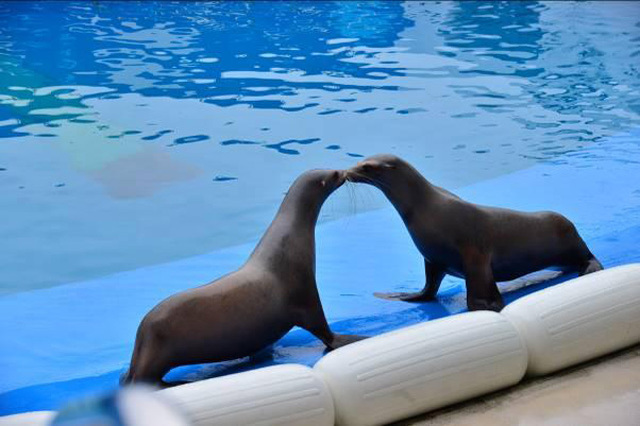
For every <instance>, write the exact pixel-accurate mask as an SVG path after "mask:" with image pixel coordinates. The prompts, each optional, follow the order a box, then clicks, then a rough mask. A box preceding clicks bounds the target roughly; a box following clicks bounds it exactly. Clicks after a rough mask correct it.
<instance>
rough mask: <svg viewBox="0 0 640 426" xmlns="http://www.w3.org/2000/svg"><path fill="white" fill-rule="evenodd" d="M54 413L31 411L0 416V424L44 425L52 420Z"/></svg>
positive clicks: (18, 425)
mask: <svg viewBox="0 0 640 426" xmlns="http://www.w3.org/2000/svg"><path fill="white" fill-rule="evenodd" d="M55 415H56V412H55V411H32V412H29V413H22V414H14V415H12V416H3V417H0V426H45V425H48V424H49V423H50V422H51V420H53V416H55Z"/></svg>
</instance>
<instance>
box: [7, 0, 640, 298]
mask: <svg viewBox="0 0 640 426" xmlns="http://www.w3.org/2000/svg"><path fill="white" fill-rule="evenodd" d="M638 12H640V7H639V6H637V5H636V4H634V3H607V4H597V3H595V4H579V3H578V4H574V3H565V2H551V3H538V2H531V3H520V2H518V3H516V2H506V3H489V4H487V3H484V2H478V3H476V2H461V3H431V2H426V3H424V4H421V3H419V2H405V3H400V2H293V3H283V2H248V3H230V2H225V3H190V2H177V3H156V2H144V3H135V4H133V3H127V2H92V3H87V2H44V3H30V2H6V3H2V4H0V24H1V25H0V190H1V191H2V194H3V195H4V197H2V199H1V200H0V212H1V213H0V237H1V238H2V240H3V241H4V242H5V244H4V246H5V247H11V249H10V250H7V252H6V253H3V254H2V256H0V268H1V269H2V270H3V274H2V276H1V277H0V294H2V293H7V292H14V291H20V290H25V289H30V288H37V287H45V286H51V285H56V284H60V283H65V282H70V281H76V280H81V279H86V278H90V277H93V276H99V275H104V274H107V273H111V272H114V271H119V270H124V269H132V268H135V267H139V266H143V265H147V264H152V263H159V262H164V261H169V260H172V259H176V258H180V257H186V256H191V255H194V254H198V253H203V252H208V251H211V250H214V249H216V248H219V247H224V246H228V245H233V244H237V243H239V242H243V241H247V240H250V239H253V238H256V237H257V236H259V235H260V234H261V232H262V230H263V229H264V228H265V226H266V225H267V224H268V223H269V221H270V220H271V218H272V215H273V213H274V211H275V209H276V208H277V206H278V204H279V201H280V200H281V198H282V194H283V192H284V191H286V189H287V187H288V185H289V184H290V182H291V181H292V180H293V179H294V178H295V176H297V175H298V174H299V173H301V172H302V171H304V170H306V169H308V168H315V167H332V168H343V167H348V166H349V165H351V164H353V163H354V162H356V161H357V160H358V158H361V157H362V156H366V155H370V154H374V153H378V152H394V153H396V154H399V155H401V156H404V157H406V158H408V159H409V160H411V161H412V162H413V163H415V164H416V165H417V166H418V167H419V168H420V169H421V170H422V171H424V172H425V174H426V175H427V177H428V178H430V179H432V180H433V181H435V182H437V183H438V184H441V185H445V186H447V187H450V188H455V187H459V186H463V185H466V184H469V183H472V182H476V181H478V180H481V179H486V178H489V177H492V176H496V175H499V174H503V173H507V172H510V171H513V170H517V169H521V168H524V167H527V166H529V165H531V164H533V163H535V162H539V161H550V162H553V161H557V157H558V156H560V155H566V154H567V153H570V154H571V153H573V154H572V155H579V153H580V148H581V147H583V146H585V145H586V144H592V143H594V142H597V141H599V140H600V139H601V138H603V137H604V136H609V135H612V134H616V133H618V132H620V131H624V130H627V129H629V128H632V127H636V126H637V125H638V123H639V117H638V113H639V111H640V105H639V103H638V102H639V101H638V100H639V99H640V96H639V94H640V92H639V84H638V82H639V80H638V55H639V54H640V24H639V22H638V18H637V16H640V13H638ZM608 155H612V156H615V155H620V161H625V158H624V156H623V155H622V154H617V153H616V151H615V150H611V151H610V152H609V153H608ZM586 160H589V159H586ZM591 160H592V161H597V158H593V159H591ZM587 164H588V161H587ZM382 205H384V200H382V199H381V197H380V196H379V194H377V193H376V192H375V191H373V190H369V189H367V188H360V187H358V188H357V191H349V190H345V189H342V190H340V191H339V192H338V193H336V194H335V196H333V197H332V198H331V199H330V200H329V202H328V204H327V206H326V207H325V209H324V211H323V212H324V217H323V219H325V220H327V219H331V218H334V217H338V216H343V215H347V214H352V213H354V212H357V211H363V210H366V209H371V208H376V207H379V206H382ZM52 247H53V248H55V249H52Z"/></svg>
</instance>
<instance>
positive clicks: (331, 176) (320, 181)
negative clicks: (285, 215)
mask: <svg viewBox="0 0 640 426" xmlns="http://www.w3.org/2000/svg"><path fill="white" fill-rule="evenodd" d="M346 179H347V178H346V175H345V172H344V171H343V170H325V169H315V170H309V171H307V172H305V173H303V174H302V176H301V180H302V181H303V182H304V185H305V187H306V190H307V191H309V192H313V193H317V194H319V195H324V197H325V198H326V197H328V196H329V195H331V193H332V192H333V191H335V190H336V189H338V188H340V187H341V186H342V184H343V183H344V182H345V181H346Z"/></svg>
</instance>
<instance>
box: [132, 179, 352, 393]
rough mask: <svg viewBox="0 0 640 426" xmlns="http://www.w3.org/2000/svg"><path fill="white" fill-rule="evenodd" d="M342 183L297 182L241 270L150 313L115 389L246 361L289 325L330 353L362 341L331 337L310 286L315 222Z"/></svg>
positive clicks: (315, 291) (313, 282) (313, 281)
mask: <svg viewBox="0 0 640 426" xmlns="http://www.w3.org/2000/svg"><path fill="white" fill-rule="evenodd" d="M344 181H345V176H344V173H342V172H339V171H336V170H312V171H309V172H306V173H304V174H302V175H301V176H300V177H299V178H298V179H297V180H296V181H295V182H294V183H293V185H292V186H291V188H290V189H289V192H288V193H287V195H286V196H285V198H284V200H283V202H282V205H281V206H280V209H279V210H278V213H277V214H276V217H275V219H274V220H273V222H272V223H271V225H270V226H269V229H267V231H266V233H265V234H264V236H263V237H262V239H261V240H260V242H259V243H258V245H257V247H256V248H255V249H254V251H253V253H252V254H251V256H250V257H249V259H248V261H247V262H246V263H245V264H244V266H242V267H241V268H240V269H239V270H237V271H235V272H232V273H231V274H229V275H225V276H223V277H222V278H220V279H218V280H216V281H213V282H211V283H209V284H206V285H204V286H202V287H197V288H194V289H191V290H187V291H184V292H182V293H178V294H176V295H174V296H171V297H169V298H168V299H166V300H164V301H163V302H161V303H160V304H158V305H157V306H156V307H154V308H153V309H152V310H151V311H150V312H149V313H148V314H147V315H146V316H145V317H144V319H143V320H142V322H141V323H140V326H139V328H138V333H137V336H136V342H135V346H134V351H133V356H132V360H131V366H130V368H129V370H128V371H127V372H126V373H125V374H124V375H123V377H122V379H121V382H122V383H129V382H140V381H144V382H152V383H161V382H162V378H163V377H164V375H165V374H166V373H167V372H168V371H169V370H170V369H171V368H173V367H177V366H180V365H187V364H199V363H208V362H219V361H225V360H231V359H236V358H241V357H245V356H248V355H252V354H255V353H256V352H258V351H259V350H260V349H262V348H264V347H266V346H268V345H270V344H271V343H273V342H275V341H276V340H278V339H280V338H281V337H282V336H284V335H285V334H286V333H287V332H288V331H289V330H291V328H292V327H293V326H296V325H297V326H299V327H301V328H304V329H305V330H308V331H309V332H311V333H312V334H313V335H315V336H316V337H318V338H319V339H320V340H322V342H323V343H324V344H325V345H326V346H327V347H328V348H330V349H334V348H337V347H340V346H343V345H345V344H347V343H350V342H353V341H355V340H359V339H361V337H358V336H349V335H339V334H335V333H333V332H332V331H331V330H330V328H329V325H328V324H327V320H326V319H325V316H324V311H323V310H322V304H321V303H320V297H319V295H318V289H317V288H316V279H315V225H316V221H317V219H318V214H319V212H320V208H321V207H322V204H323V203H324V201H325V200H326V198H327V197H328V196H329V195H330V194H331V193H332V192H333V191H334V190H336V189H337V188H338V187H340V186H341V185H342V184H343V183H344Z"/></svg>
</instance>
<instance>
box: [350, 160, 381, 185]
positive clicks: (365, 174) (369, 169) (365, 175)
mask: <svg viewBox="0 0 640 426" xmlns="http://www.w3.org/2000/svg"><path fill="white" fill-rule="evenodd" d="M375 169H376V165H375V164H374V163H373V162H371V161H368V160H365V161H360V162H359V163H358V164H356V165H355V166H353V167H352V168H350V169H348V170H345V176H346V179H347V180H348V181H349V182H356V183H363V182H364V183H367V182H369V181H370V180H371V178H372V177H373V174H375Z"/></svg>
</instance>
